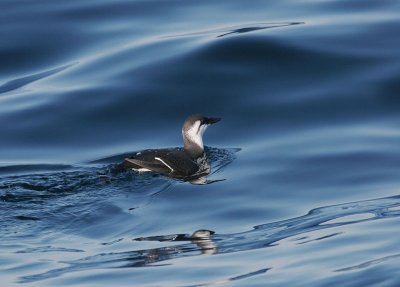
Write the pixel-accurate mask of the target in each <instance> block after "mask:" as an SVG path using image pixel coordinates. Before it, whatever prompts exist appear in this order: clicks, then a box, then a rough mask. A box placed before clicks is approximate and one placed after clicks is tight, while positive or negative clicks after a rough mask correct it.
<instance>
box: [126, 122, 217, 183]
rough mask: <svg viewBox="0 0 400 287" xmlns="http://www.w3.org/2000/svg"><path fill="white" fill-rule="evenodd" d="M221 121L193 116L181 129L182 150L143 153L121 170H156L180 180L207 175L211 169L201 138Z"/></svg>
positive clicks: (145, 151)
mask: <svg viewBox="0 0 400 287" xmlns="http://www.w3.org/2000/svg"><path fill="white" fill-rule="evenodd" d="M219 120H220V119H219V118H210V117H205V116H200V115H193V116H190V117H188V118H187V119H186V121H185V123H184V125H183V128H182V136H183V142H184V147H183V148H171V149H148V150H143V151H140V152H137V153H136V154H133V155H132V156H130V157H128V158H126V159H125V161H124V162H123V163H122V164H121V165H120V168H122V169H133V170H136V171H139V172H141V171H153V172H157V173H161V174H164V175H168V176H171V177H175V178H181V179H186V178H191V177H200V176H204V175H206V174H208V173H209V172H210V166H209V164H208V162H207V158H206V156H205V153H204V146H203V138H202V136H203V133H204V131H205V130H206V128H207V126H208V125H210V124H213V123H216V122H218V121H219Z"/></svg>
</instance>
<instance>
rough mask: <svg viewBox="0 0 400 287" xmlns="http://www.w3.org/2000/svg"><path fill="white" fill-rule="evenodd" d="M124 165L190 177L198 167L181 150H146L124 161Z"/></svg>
mask: <svg viewBox="0 0 400 287" xmlns="http://www.w3.org/2000/svg"><path fill="white" fill-rule="evenodd" d="M125 163H126V165H128V166H129V165H131V167H133V168H136V169H137V168H146V169H149V170H151V171H155V172H159V173H164V174H172V175H180V176H183V177H184V176H190V175H192V174H194V173H196V172H197V170H198V165H197V164H196V163H195V162H194V161H193V160H192V159H191V158H190V157H189V156H188V155H187V154H186V153H185V152H184V151H182V150H176V149H173V150H171V149H165V150H146V151H142V152H139V153H137V154H135V155H133V156H131V157H129V158H126V159H125Z"/></svg>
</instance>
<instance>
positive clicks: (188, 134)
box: [183, 121, 208, 150]
mask: <svg viewBox="0 0 400 287" xmlns="http://www.w3.org/2000/svg"><path fill="white" fill-rule="evenodd" d="M207 127H208V125H205V124H203V125H202V124H201V122H200V121H195V122H194V124H193V125H192V126H191V127H190V128H189V129H188V130H187V131H184V135H183V136H184V137H185V138H186V139H187V140H188V141H190V142H192V143H194V144H196V145H197V146H199V147H200V148H201V149H202V150H203V149H204V146H203V134H204V132H205V131H206V129H207Z"/></svg>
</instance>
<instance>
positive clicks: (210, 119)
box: [204, 118, 221, 125]
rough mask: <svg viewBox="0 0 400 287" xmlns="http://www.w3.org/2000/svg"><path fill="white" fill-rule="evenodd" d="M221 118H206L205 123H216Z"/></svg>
mask: <svg viewBox="0 0 400 287" xmlns="http://www.w3.org/2000/svg"><path fill="white" fill-rule="evenodd" d="M220 120H221V118H205V120H204V123H205V124H208V125H210V124H215V123H217V122H219V121H220Z"/></svg>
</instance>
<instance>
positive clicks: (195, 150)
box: [182, 132, 204, 159]
mask: <svg viewBox="0 0 400 287" xmlns="http://www.w3.org/2000/svg"><path fill="white" fill-rule="evenodd" d="M182 135H183V145H184V149H185V151H186V152H187V153H188V154H189V155H190V157H191V158H194V159H196V158H199V157H201V156H202V155H203V153H204V146H203V138H202V136H201V135H199V134H197V135H191V134H188V133H185V132H182Z"/></svg>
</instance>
